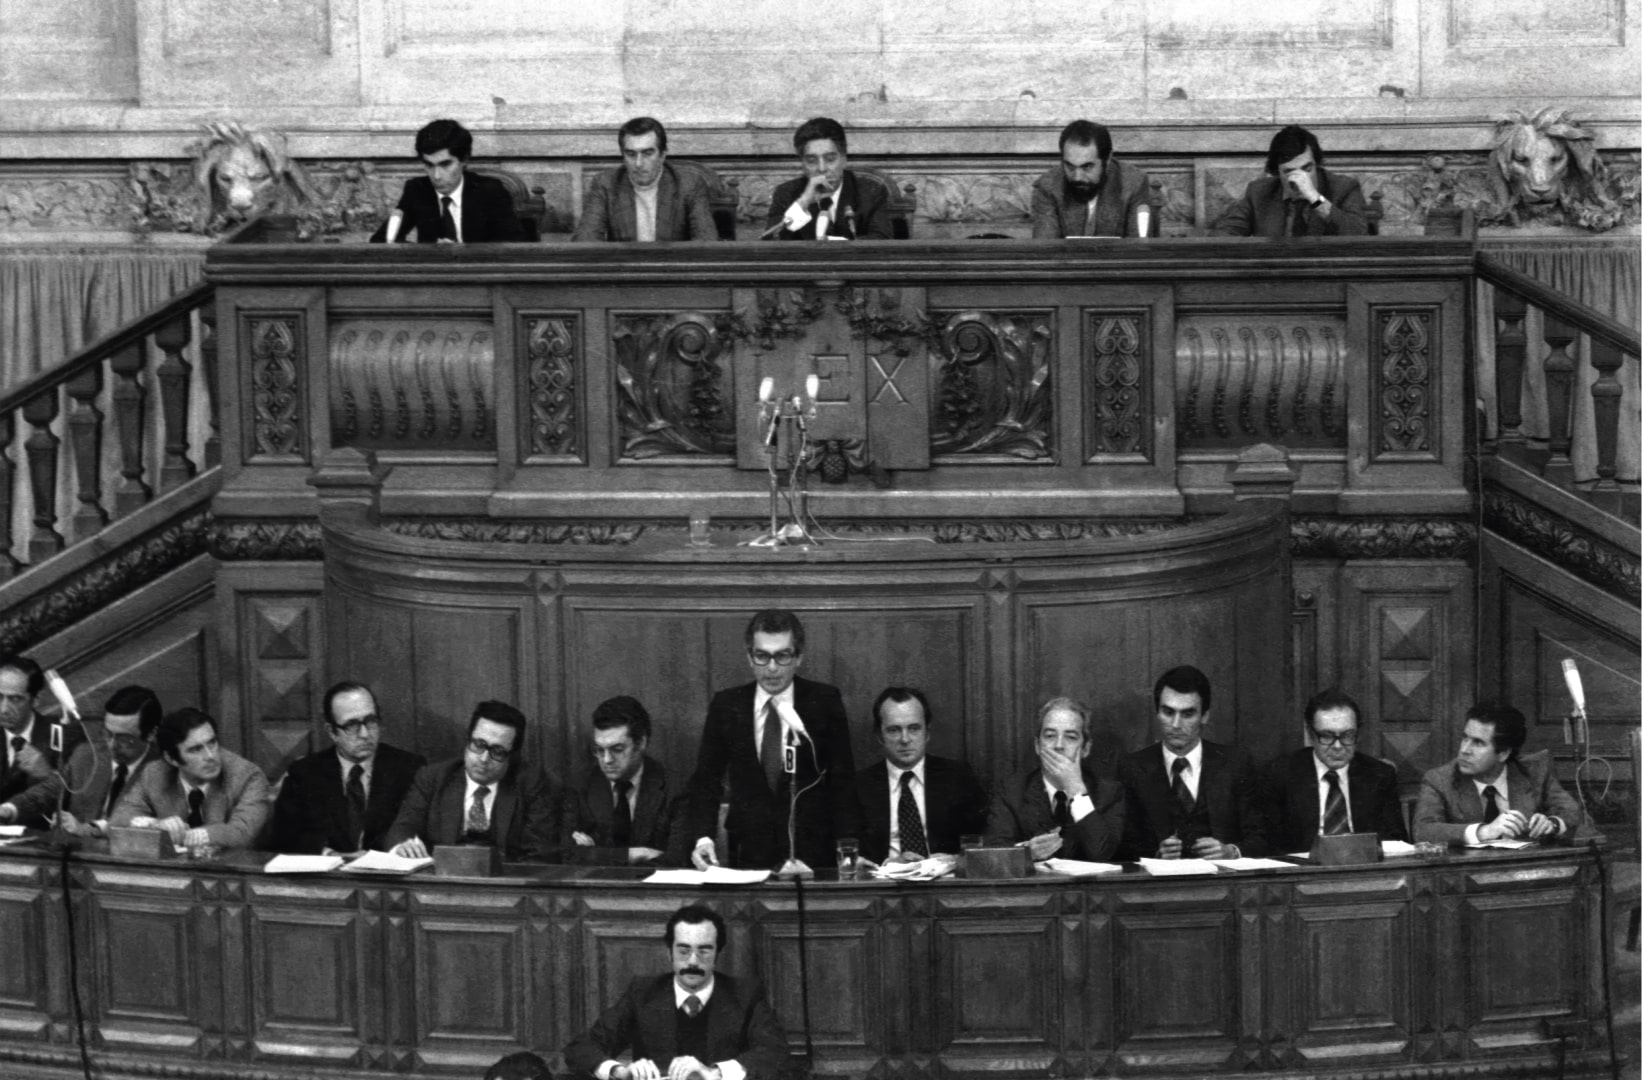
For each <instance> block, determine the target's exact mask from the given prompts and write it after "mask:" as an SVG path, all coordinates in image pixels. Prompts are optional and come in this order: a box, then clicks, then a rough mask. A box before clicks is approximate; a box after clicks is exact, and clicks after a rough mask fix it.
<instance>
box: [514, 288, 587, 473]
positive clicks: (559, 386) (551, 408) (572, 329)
mask: <svg viewBox="0 0 1642 1080" xmlns="http://www.w3.org/2000/svg"><path fill="white" fill-rule="evenodd" d="M524 326H525V332H524V334H523V337H524V341H525V355H526V357H527V366H526V369H525V384H526V387H527V390H528V393H529V400H530V418H529V428H530V442H529V447H528V450H527V454H528V456H538V455H550V456H554V457H573V458H574V457H579V455H580V453H581V449H582V437H581V427H580V424H581V417H580V410H579V409H578V408H577V404H576V401H577V398H576V395H577V391H578V387H577V376H576V373H577V371H578V370H579V369H580V368H581V366H582V365H581V350H580V349H579V348H578V347H577V343H578V342H579V341H580V337H579V335H578V333H577V321H576V318H575V316H573V315H566V316H558V317H553V318H549V317H546V316H535V317H530V318H526V319H525V320H524Z"/></svg>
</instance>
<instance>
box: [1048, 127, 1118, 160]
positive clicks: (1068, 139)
mask: <svg viewBox="0 0 1642 1080" xmlns="http://www.w3.org/2000/svg"><path fill="white" fill-rule="evenodd" d="M1067 143H1076V144H1077V145H1079V146H1093V147H1094V148H1095V153H1096V154H1098V155H1100V160H1102V161H1105V160H1106V159H1107V158H1109V157H1111V156H1112V133H1111V132H1110V131H1107V130H1106V125H1105V124H1097V123H1095V122H1094V121H1093V120H1074V121H1072V122H1071V123H1070V124H1067V125H1066V126H1065V127H1063V128H1061V130H1060V148H1061V149H1062V150H1065V149H1066V144H1067Z"/></svg>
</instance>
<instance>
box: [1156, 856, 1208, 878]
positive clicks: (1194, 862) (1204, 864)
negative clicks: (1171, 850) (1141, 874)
mask: <svg viewBox="0 0 1642 1080" xmlns="http://www.w3.org/2000/svg"><path fill="white" fill-rule="evenodd" d="M1140 866H1141V869H1143V870H1145V871H1146V872H1147V873H1148V874H1153V875H1155V876H1157V877H1189V876H1191V875H1193V874H1218V873H1219V872H1220V868H1219V867H1218V866H1216V865H1214V863H1212V862H1210V861H1209V860H1207V859H1141V860H1140Z"/></svg>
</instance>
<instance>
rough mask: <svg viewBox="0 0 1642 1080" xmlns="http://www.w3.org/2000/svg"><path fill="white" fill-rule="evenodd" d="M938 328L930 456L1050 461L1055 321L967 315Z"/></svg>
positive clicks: (1028, 316) (932, 361)
mask: <svg viewBox="0 0 1642 1080" xmlns="http://www.w3.org/2000/svg"><path fill="white" fill-rule="evenodd" d="M936 321H937V324H938V325H940V326H941V333H940V339H939V343H938V344H937V346H936V347H935V348H933V349H931V350H930V356H929V362H930V368H931V371H930V390H931V394H932V395H933V397H934V403H933V406H934V407H933V409H932V410H931V411H932V412H933V413H934V419H933V422H932V423H931V424H930V439H929V451H930V455H931V456H932V457H934V456H939V457H945V458H947V459H949V460H951V459H955V458H956V459H959V460H962V459H965V458H967V459H970V460H979V459H991V460H996V461H1010V460H1016V459H1024V460H1028V461H1047V460H1050V459H1051V458H1052V456H1053V449H1052V447H1053V442H1054V410H1053V407H1052V403H1051V393H1050V380H1049V346H1050V342H1051V341H1052V340H1053V338H1054V333H1053V328H1052V316H1050V315H1049V314H1048V313H1038V312H1033V313H1030V314H1020V315H1007V314H999V313H996V312H987V311H963V312H958V313H955V314H952V315H950V316H948V317H946V319H945V321H944V323H943V322H941V321H940V318H939V317H938V316H937V319H936Z"/></svg>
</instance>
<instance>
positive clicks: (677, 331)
mask: <svg viewBox="0 0 1642 1080" xmlns="http://www.w3.org/2000/svg"><path fill="white" fill-rule="evenodd" d="M610 340H611V342H612V344H613V345H614V347H615V353H616V356H615V364H614V365H613V373H614V375H615V379H616V392H617V419H618V424H617V440H618V451H619V452H618V455H617V456H618V457H619V458H620V459H622V460H634V461H637V460H643V459H646V458H658V457H659V458H671V457H691V456H700V455H706V456H711V457H724V456H726V455H729V454H733V453H734V452H735V448H736V407H735V403H734V401H733V400H732V389H731V377H730V359H731V355H732V349H733V347H734V339H733V338H732V336H731V334H730V323H729V322H728V321H727V317H726V315H725V314H724V313H721V312H701V311H686V312H677V313H666V312H663V313H655V314H639V313H623V314H618V315H612V316H611V322H610Z"/></svg>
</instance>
